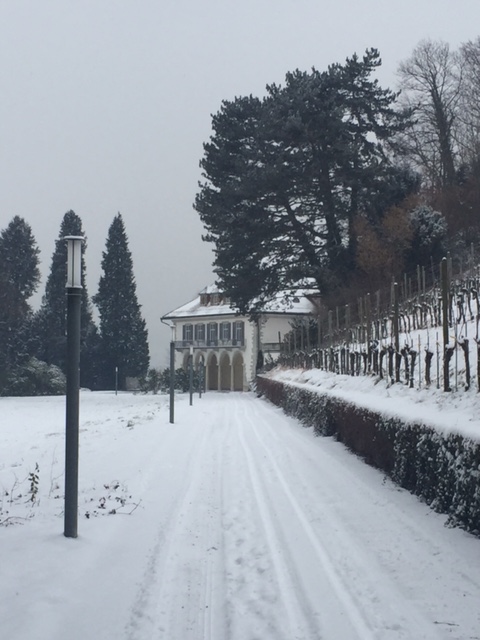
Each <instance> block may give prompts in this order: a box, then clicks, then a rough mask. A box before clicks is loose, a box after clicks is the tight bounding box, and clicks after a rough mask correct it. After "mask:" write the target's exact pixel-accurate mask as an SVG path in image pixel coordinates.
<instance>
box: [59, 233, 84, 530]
mask: <svg viewBox="0 0 480 640" xmlns="http://www.w3.org/2000/svg"><path fill="white" fill-rule="evenodd" d="M64 239H65V240H66V241H67V285H66V289H67V397H66V421H65V520H64V535H65V536H66V537H67V538H76V537H77V521H78V415H79V404H80V403H79V391H80V305H81V301H82V243H83V240H84V238H83V236H66V237H65V238H64Z"/></svg>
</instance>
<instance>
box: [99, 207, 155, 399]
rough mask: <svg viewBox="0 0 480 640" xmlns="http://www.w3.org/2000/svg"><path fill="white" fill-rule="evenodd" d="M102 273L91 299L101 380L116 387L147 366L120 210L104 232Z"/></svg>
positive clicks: (145, 336)
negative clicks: (97, 331) (96, 323)
mask: <svg viewBox="0 0 480 640" xmlns="http://www.w3.org/2000/svg"><path fill="white" fill-rule="evenodd" d="M102 270H103V275H102V276H101V277H100V282H99V285H98V293H97V294H96V295H95V296H94V298H93V301H94V303H95V304H96V305H97V307H98V310H99V313H100V340H101V349H100V350H101V379H102V386H103V387H104V388H110V389H112V388H113V387H114V385H115V371H116V369H117V368H118V382H119V388H120V389H125V386H126V378H127V377H137V376H142V375H145V374H146V373H147V371H148V365H149V360H150V358H149V350H148V333H147V328H146V324H145V320H143V318H142V316H141V313H140V305H139V304H138V300H137V293H136V283H135V277H134V274H133V261H132V255H131V253H130V250H129V248H128V239H127V235H126V233H125V226H124V223H123V219H122V216H121V215H120V213H119V214H118V215H117V216H115V218H114V219H113V222H112V224H111V226H110V229H109V231H108V236H107V241H106V248H105V251H104V252H103V258H102Z"/></svg>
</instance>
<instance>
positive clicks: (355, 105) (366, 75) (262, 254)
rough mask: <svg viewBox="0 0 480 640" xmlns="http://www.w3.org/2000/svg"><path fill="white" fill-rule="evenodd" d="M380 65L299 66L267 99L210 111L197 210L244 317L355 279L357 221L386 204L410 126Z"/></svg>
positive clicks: (221, 279)
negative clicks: (281, 298) (280, 295)
mask: <svg viewBox="0 0 480 640" xmlns="http://www.w3.org/2000/svg"><path fill="white" fill-rule="evenodd" d="M380 63H381V61H380V57H379V54H378V52H377V51H376V50H375V49H371V50H367V52H366V53H365V55H364V56H363V58H359V57H357V56H356V55H354V56H353V57H352V58H350V59H347V60H346V62H345V63H344V64H343V65H339V64H336V65H332V66H331V67H329V68H328V70H327V71H324V72H319V71H316V70H315V69H314V70H312V72H311V73H306V72H301V71H298V70H297V71H295V72H293V73H288V74H287V75H286V81H285V86H283V87H281V86H276V85H270V86H268V87H267V96H266V97H265V98H264V99H263V100H259V99H258V98H254V97H252V96H249V97H240V98H235V100H234V101H232V102H228V101H224V102H223V103H222V107H221V109H220V111H219V112H218V113H217V114H216V115H214V116H213V120H212V128H213V135H212V137H211V139H210V142H209V143H207V144H205V145H204V151H205V153H204V157H203V159H202V160H201V163H200V165H201V168H202V169H203V177H204V179H205V181H204V183H203V184H201V185H200V192H199V194H198V195H197V198H196V200H195V209H196V210H197V212H198V213H199V215H200V218H201V220H202V222H203V224H204V225H205V227H206V230H207V233H206V235H205V236H204V239H205V240H207V241H208V242H213V243H214V244H215V255H216V258H215V263H214V266H215V271H216V273H217V275H218V283H219V285H220V286H221V287H222V288H223V290H224V291H225V292H226V293H227V294H228V295H229V296H230V297H231V299H232V300H233V301H234V303H235V305H236V306H237V307H238V308H239V309H240V310H241V311H243V312H250V313H252V312H255V307H256V306H261V305H262V303H263V302H264V301H265V300H266V299H268V298H269V297H271V296H272V295H273V294H275V293H276V292H278V291H290V293H291V294H293V293H294V292H295V291H296V290H297V289H298V287H299V286H304V285H305V284H307V283H308V284H307V286H312V284H313V286H316V287H318V289H319V290H321V291H322V292H326V291H328V289H334V288H335V287H336V286H337V285H338V284H339V283H341V282H342V281H343V282H345V281H347V280H348V276H349V275H350V274H351V272H352V270H353V269H354V266H355V265H354V257H355V253H356V238H355V235H354V232H353V231H354V221H355V218H356V217H358V216H359V215H364V212H365V211H372V210H373V209H378V208H380V209H381V208H382V207H381V201H382V200H384V197H383V194H384V193H387V192H391V190H390V189H385V187H384V185H385V182H391V181H392V178H393V177H394V176H393V174H392V171H391V160H392V153H391V146H392V142H393V137H394V135H395V134H397V133H398V132H399V131H402V130H403V129H404V128H405V127H406V126H408V124H409V113H408V112H406V111H405V112H403V111H402V112H401V111H398V110H397V109H395V106H396V100H397V95H396V94H395V93H393V92H392V91H390V90H389V89H382V88H381V87H380V86H379V84H378V82H377V81H376V80H374V79H373V78H372V75H373V73H374V72H375V70H376V68H377V67H378V66H379V65H380ZM395 179H396V178H395ZM397 182H398V180H397ZM389 197H390V196H389Z"/></svg>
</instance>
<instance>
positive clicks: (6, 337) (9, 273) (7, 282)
mask: <svg viewBox="0 0 480 640" xmlns="http://www.w3.org/2000/svg"><path fill="white" fill-rule="evenodd" d="M39 253H40V251H39V249H38V247H37V243H36V241H35V238H34V236H33V233H32V229H31V227H30V225H29V224H28V223H27V222H26V221H25V220H24V219H23V218H20V217H19V216H15V217H14V218H13V219H12V221H11V222H10V224H9V225H8V226H7V228H6V229H4V230H3V231H2V232H1V234H0V387H2V386H3V382H4V381H5V379H6V376H7V375H8V373H9V371H10V370H11V369H12V368H13V367H15V366H16V365H18V364H20V363H21V362H23V361H24V360H25V359H26V358H27V357H28V355H29V354H28V340H27V339H26V327H27V325H28V323H29V321H30V318H31V313H32V312H31V308H30V305H29V303H28V300H29V298H30V297H31V295H32V294H33V293H34V292H35V290H36V288H37V286H38V283H39V281H40V271H39V268H38V264H39V257H38V256H39Z"/></svg>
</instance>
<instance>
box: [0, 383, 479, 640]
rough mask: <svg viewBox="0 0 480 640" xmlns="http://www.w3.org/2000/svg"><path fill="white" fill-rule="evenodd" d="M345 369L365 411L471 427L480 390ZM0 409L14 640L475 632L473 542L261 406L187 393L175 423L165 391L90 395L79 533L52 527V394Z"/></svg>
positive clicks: (55, 430) (84, 414) (5, 554)
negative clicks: (420, 384)
mask: <svg viewBox="0 0 480 640" xmlns="http://www.w3.org/2000/svg"><path fill="white" fill-rule="evenodd" d="M313 374H314V372H310V374H308V372H306V373H305V374H303V375H304V376H307V375H313ZM283 375H284V376H285V377H289V378H290V380H291V381H294V380H295V377H297V379H296V381H297V382H300V376H301V375H302V374H301V372H300V371H296V372H291V374H290V375H289V376H288V375H287V372H284V373H283ZM316 375H317V376H323V379H322V381H321V384H322V385H324V386H325V388H328V389H330V390H332V391H335V390H336V391H337V392H338V393H340V392H341V385H340V384H339V377H338V376H333V375H332V374H329V373H325V372H317V373H316ZM346 379H347V380H348V381H350V384H352V385H353V384H355V385H356V388H353V387H348V386H346V387H345V389H344V393H345V394H346V395H348V396H349V397H352V398H353V399H354V400H356V399H361V400H362V401H363V402H364V403H367V402H370V404H371V405H372V407H376V408H377V410H381V408H382V403H384V405H383V406H385V407H386V406H388V407H389V408H390V410H392V409H394V410H395V411H396V412H397V413H398V415H405V414H408V412H412V413H415V414H416V415H418V414H421V415H423V416H424V417H425V418H427V417H428V419H429V420H430V421H432V422H436V421H437V420H438V424H439V426H440V427H441V428H447V425H449V428H458V429H462V430H466V431H467V432H469V433H474V432H478V430H479V428H480V425H479V421H478V419H477V417H476V416H478V411H477V404H476V403H477V397H478V396H477V394H472V393H468V394H465V393H464V394H460V393H458V394H457V393H453V394H441V393H440V392H438V393H437V392H435V391H434V392H433V396H435V400H434V401H433V402H431V401H430V400H429V398H431V395H430V396H427V395H426V392H425V391H415V393H416V394H417V395H416V396H415V401H414V402H412V401H410V400H407V399H406V397H407V396H406V394H407V393H410V394H411V393H412V390H411V389H408V388H407V387H406V386H405V385H394V386H393V387H391V388H390V389H386V385H384V391H383V392H382V393H381V394H378V393H377V394H372V393H371V389H368V388H367V386H365V385H366V384H367V383H369V382H371V380H370V379H368V378H366V377H362V378H360V377H358V378H352V377H348V378H346ZM303 383H304V384H313V383H315V384H316V385H317V386H318V384H320V380H319V379H317V380H316V381H313V380H310V381H308V380H307V379H306V378H304V379H303ZM447 397H448V398H449V402H450V404H448V403H447V402H446V401H444V400H443V399H444V398H447ZM0 404H1V412H2V422H1V426H0V432H1V438H2V443H3V446H2V451H3V453H2V459H1V462H0V487H1V489H2V496H1V501H0V509H1V511H0V521H1V523H2V525H3V526H0V548H1V549H2V551H1V571H2V581H1V584H0V620H1V624H2V634H3V635H4V636H5V637H6V638H9V639H10V640H25V639H26V638H29V639H30V638H31V639H35V640H47V639H48V640H60V639H62V640H63V638H65V637H68V638H69V639H70V640H85V638H95V639H96V640H110V639H111V638H117V639H119V640H146V639H147V638H165V639H167V638H168V639H169V640H199V639H201V640H246V639H248V640H254V639H255V640H256V639H261V640H292V638H296V639H298V640H313V639H317V638H322V639H324V640H337V639H338V638H348V639H349V640H357V639H361V640H386V639H388V640H405V639H407V638H408V639H409V640H410V639H411V638H415V639H423V640H439V639H442V640H447V639H448V640H452V639H455V640H465V639H474V638H478V637H479V632H478V629H480V610H479V607H478V603H479V602H480V580H479V578H478V563H479V559H480V541H479V539H478V538H475V537H474V536H471V535H469V534H468V533H466V532H465V531H463V530H461V529H458V528H448V527H445V523H446V522H447V518H446V516H442V515H440V514H437V513H435V512H433V511H432V510H431V509H429V508H428V506H427V505H425V504H422V503H421V502H419V501H418V499H417V498H415V497H414V496H412V495H411V494H410V493H408V492H406V491H404V490H401V489H399V487H398V486H397V485H395V484H393V483H392V482H391V481H390V480H389V479H388V478H386V476H385V475H384V474H383V473H381V472H379V471H377V470H376V469H374V468H372V467H370V466H368V465H366V464H365V463H364V462H363V461H362V460H360V459H359V458H357V457H356V456H355V455H353V454H351V453H350V452H349V451H348V450H347V449H346V448H345V447H344V446H343V445H342V444H340V443H338V442H336V441H335V440H334V439H332V438H329V437H316V436H315V434H314V432H313V430H312V429H311V428H305V427H303V426H301V425H300V423H299V422H298V421H297V420H294V419H292V418H289V417H287V416H286V415H284V414H283V413H282V411H281V410H279V409H277V408H275V407H273V406H272V405H271V404H269V403H268V402H266V401H265V400H264V399H261V398H257V397H256V396H255V395H253V394H251V393H244V394H238V393H237V394H234V393H231V394H222V393H216V392H209V393H207V394H205V395H203V397H202V398H201V399H198V397H197V396H195V398H194V404H193V406H192V407H190V406H189V404H188V396H187V397H185V396H182V395H179V396H178V397H177V405H176V416H175V424H170V423H169V419H168V418H169V412H168V404H167V400H166V398H165V397H164V396H153V395H130V394H119V395H118V396H115V395H114V394H108V393H89V392H82V394H81V421H80V428H81V433H80V440H81V446H80V496H79V516H80V520H79V537H78V538H77V539H75V540H72V539H67V538H64V536H63V535H62V531H63V518H62V510H63V464H64V462H63V447H64V399H63V398H61V397H55V398H48V397H43V398H22V399H20V398H1V399H0ZM452 420H455V422H452Z"/></svg>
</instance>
